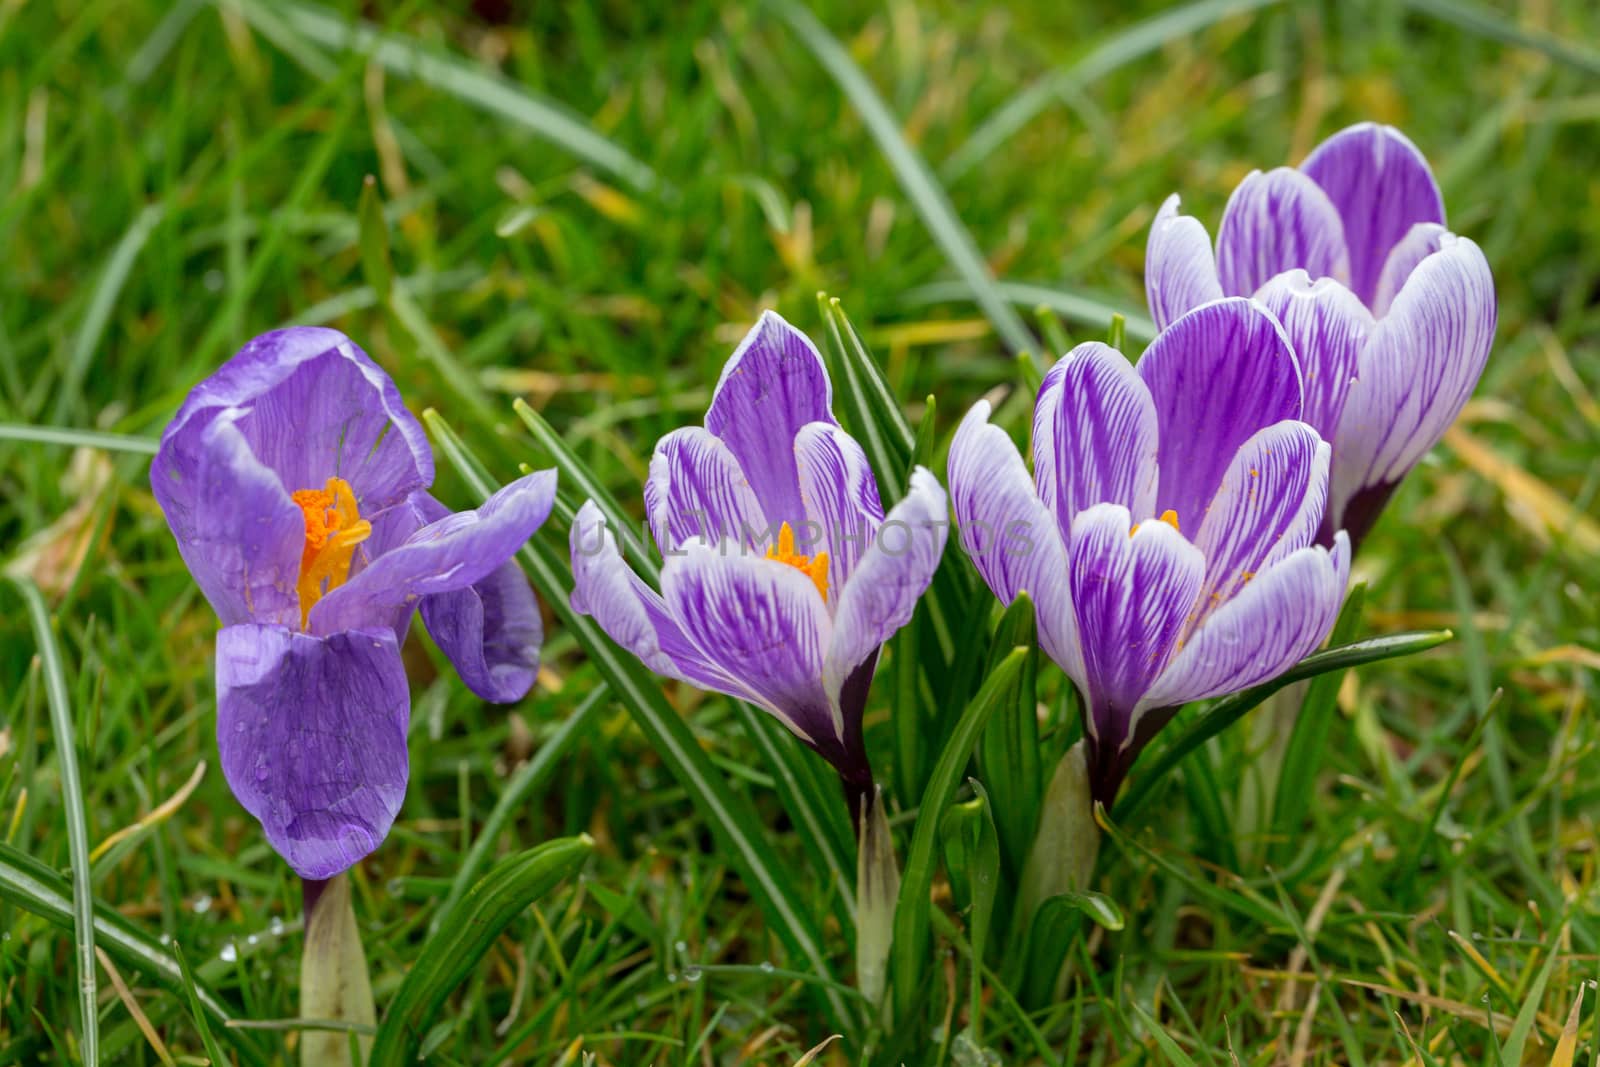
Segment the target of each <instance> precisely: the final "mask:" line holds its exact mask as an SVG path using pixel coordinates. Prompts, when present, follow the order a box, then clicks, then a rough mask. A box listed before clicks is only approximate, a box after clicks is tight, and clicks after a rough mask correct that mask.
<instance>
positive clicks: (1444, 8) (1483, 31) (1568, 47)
mask: <svg viewBox="0 0 1600 1067" xmlns="http://www.w3.org/2000/svg"><path fill="white" fill-rule="evenodd" d="M1404 2H1405V4H1406V6H1407V7H1410V8H1411V9H1412V10H1414V11H1421V12H1423V13H1424V14H1427V15H1432V16H1433V17H1434V18H1436V19H1439V20H1440V21H1442V22H1449V23H1452V24H1454V25H1456V26H1459V27H1461V28H1462V29H1464V30H1466V31H1468V32H1469V33H1475V34H1477V35H1478V36H1479V37H1484V38H1487V39H1489V40H1491V41H1497V42H1499V43H1500V44H1509V45H1516V46H1517V47H1518V48H1527V49H1530V50H1532V51H1535V52H1542V53H1544V54H1545V55H1547V56H1549V57H1550V58H1551V59H1554V60H1555V61H1557V62H1558V63H1564V64H1566V65H1567V66H1569V67H1572V68H1573V69H1575V70H1580V71H1582V72H1583V73H1585V74H1589V75H1600V51H1595V50H1594V49H1592V48H1585V47H1583V45H1581V44H1577V43H1574V42H1572V41H1569V40H1566V39H1564V38H1561V37H1557V36H1556V35H1555V34H1553V33H1547V32H1544V31H1542V30H1533V29H1526V28H1524V27H1522V26H1519V25H1517V24H1516V23H1514V22H1511V21H1510V20H1508V19H1506V18H1505V17H1504V16H1503V15H1501V14H1500V13H1499V12H1497V11H1493V10H1491V9H1489V8H1487V7H1484V6H1482V5H1480V4H1476V3H1469V2H1468V0H1404ZM1510 1062H1513V1063H1514V1062H1516V1061H1515V1060H1513V1061H1510Z"/></svg>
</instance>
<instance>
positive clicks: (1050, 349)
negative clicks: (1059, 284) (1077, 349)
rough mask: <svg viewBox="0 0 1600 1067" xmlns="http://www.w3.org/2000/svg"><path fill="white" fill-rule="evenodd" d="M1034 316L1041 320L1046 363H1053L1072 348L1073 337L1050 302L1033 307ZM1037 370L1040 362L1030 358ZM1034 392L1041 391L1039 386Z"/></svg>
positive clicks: (1034, 388)
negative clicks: (1068, 333) (1069, 334)
mask: <svg viewBox="0 0 1600 1067" xmlns="http://www.w3.org/2000/svg"><path fill="white" fill-rule="evenodd" d="M1033 315H1034V318H1036V319H1038V320H1039V332H1040V333H1042V334H1043V335H1044V343H1045V346H1046V348H1045V359H1044V362H1046V363H1053V362H1055V360H1058V359H1060V358H1061V357H1062V356H1064V355H1066V354H1067V352H1068V351H1069V350H1070V349H1071V348H1072V338H1071V337H1069V336H1068V335H1067V328H1066V327H1065V326H1063V325H1062V324H1061V316H1060V315H1057V314H1056V309H1055V308H1053V307H1051V306H1050V305H1049V304H1040V305H1039V306H1038V307H1035V308H1034V309H1033ZM1029 362H1030V363H1032V364H1033V366H1034V369H1035V371H1037V369H1038V366H1039V363H1038V361H1037V360H1030V361H1029ZM1033 391H1034V392H1036V393H1037V392H1038V391H1039V387H1038V386H1034V387H1033Z"/></svg>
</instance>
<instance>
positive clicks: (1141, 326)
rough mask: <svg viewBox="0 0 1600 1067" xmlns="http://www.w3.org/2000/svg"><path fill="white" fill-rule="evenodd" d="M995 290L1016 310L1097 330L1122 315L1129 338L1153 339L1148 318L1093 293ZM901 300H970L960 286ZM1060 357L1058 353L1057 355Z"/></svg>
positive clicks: (1012, 285)
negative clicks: (1046, 311)
mask: <svg viewBox="0 0 1600 1067" xmlns="http://www.w3.org/2000/svg"><path fill="white" fill-rule="evenodd" d="M995 287H996V288H997V289H998V290H999V292H1000V295H1001V296H1003V297H1005V298H1006V299H1007V300H1009V301H1010V302H1011V303H1013V304H1016V305H1017V306H1019V307H1025V308H1028V309H1029V310H1034V311H1036V310H1037V309H1038V308H1040V307H1047V308H1050V309H1051V310H1053V311H1056V312H1059V313H1060V314H1061V315H1062V316H1063V317H1065V318H1066V319H1067V320H1068V321H1069V322H1076V323H1080V324H1082V325H1084V326H1089V327H1092V328H1094V329H1096V330H1098V329H1101V328H1103V327H1104V326H1105V324H1106V322H1107V321H1108V320H1109V319H1110V318H1111V316H1112V315H1114V314H1121V315H1123V316H1124V317H1125V318H1126V319H1127V320H1128V325H1127V332H1128V336H1129V337H1132V338H1133V339H1134V340H1136V341H1142V342H1145V343H1149V342H1150V341H1152V340H1154V339H1155V336H1156V324H1155V322H1154V321H1153V320H1152V319H1150V318H1149V317H1148V316H1146V315H1143V314H1141V313H1139V312H1131V311H1129V310H1128V309H1126V308H1122V307H1118V306H1117V305H1116V304H1113V303H1111V302H1110V301H1108V300H1105V299H1103V298H1101V297H1098V296H1096V295H1094V294H1092V293H1081V292H1073V291H1069V290H1066V289H1062V288H1060V287H1059V286H1055V285H1041V284H1038V283H1036V282H1015V281H1002V282H997V283H995ZM901 299H903V300H904V301H905V302H906V303H907V304H910V305H912V306H919V305H922V304H948V303H952V302H955V301H966V300H971V299H972V294H971V293H970V292H969V291H968V290H967V288H966V286H965V285H963V284H962V283H961V282H929V283H928V284H927V285H919V286H917V287H916V288H914V289H911V290H909V291H907V292H906V293H905V295H904V296H903V297H902V298H901ZM1063 354H1064V353H1057V355H1063Z"/></svg>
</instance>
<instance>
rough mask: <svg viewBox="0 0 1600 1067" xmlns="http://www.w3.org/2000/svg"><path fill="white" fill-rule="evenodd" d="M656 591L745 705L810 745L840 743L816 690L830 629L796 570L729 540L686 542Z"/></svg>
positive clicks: (840, 731)
mask: <svg viewBox="0 0 1600 1067" xmlns="http://www.w3.org/2000/svg"><path fill="white" fill-rule="evenodd" d="M661 592H662V596H663V597H664V598H665V599H666V602H667V606H668V608H670V609H671V611H672V615H673V617H674V618H676V619H677V620H678V622H679V624H680V625H681V626H682V627H683V632H684V633H685V634H686V635H687V636H688V637H689V639H690V640H691V641H693V642H694V643H695V645H696V646H697V647H698V648H699V649H700V650H701V651H702V652H703V653H704V654H705V656H706V658H707V659H709V660H710V661H711V662H712V663H715V664H717V665H718V666H719V667H720V668H721V670H722V672H723V673H724V674H726V675H728V676H729V677H732V678H736V679H737V680H738V681H739V682H740V683H741V685H742V686H743V688H744V689H745V690H746V691H747V692H748V693H749V695H750V696H749V699H753V700H754V701H755V702H756V703H759V704H760V705H761V706H762V707H764V708H766V709H767V710H768V711H770V712H771V713H772V714H773V715H774V716H776V717H777V718H778V719H779V720H780V721H781V722H782V723H783V724H784V725H785V726H787V727H789V729H791V730H793V731H794V732H795V734H796V735H797V736H798V737H799V738H800V739H801V740H803V741H806V742H808V743H810V744H812V745H813V746H816V747H830V746H831V745H836V744H840V743H842V742H843V740H844V726H845V724H844V722H843V720H842V718H841V717H840V715H839V713H838V712H837V711H836V710H835V709H834V708H833V706H832V702H831V701H830V700H829V699H828V693H827V691H826V689H824V687H823V684H822V658H823V650H824V649H825V648H826V647H827V642H828V634H829V630H830V628H831V626H832V623H831V621H830V620H829V618H828V609H827V607H826V605H824V604H823V601H822V596H821V594H820V593H818V592H817V587H816V586H815V585H813V584H812V581H811V579H810V578H809V577H807V576H806V575H805V574H803V573H801V571H800V570H799V568H796V567H791V566H789V565H788V564H786V563H779V562H778V561H776V560H771V559H767V558H765V557H764V556H758V555H755V554H754V553H753V552H751V551H749V550H746V549H744V548H742V547H741V546H739V545H736V544H734V543H733V542H730V541H724V542H723V543H722V544H720V545H710V544H705V543H703V542H697V543H691V544H688V545H685V546H684V548H683V551H682V553H681V554H680V555H677V556H674V557H672V558H671V559H668V560H667V562H666V566H664V567H663V568H662V569H661Z"/></svg>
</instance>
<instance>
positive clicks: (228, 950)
mask: <svg viewBox="0 0 1600 1067" xmlns="http://www.w3.org/2000/svg"><path fill="white" fill-rule="evenodd" d="M217 955H218V956H219V957H220V958H221V959H222V962H223V963H232V962H233V961H234V960H236V959H238V958H239V946H237V945H235V944H234V943H233V942H232V941H229V942H228V943H227V944H226V945H223V946H222V951H221V952H219V953H217Z"/></svg>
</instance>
